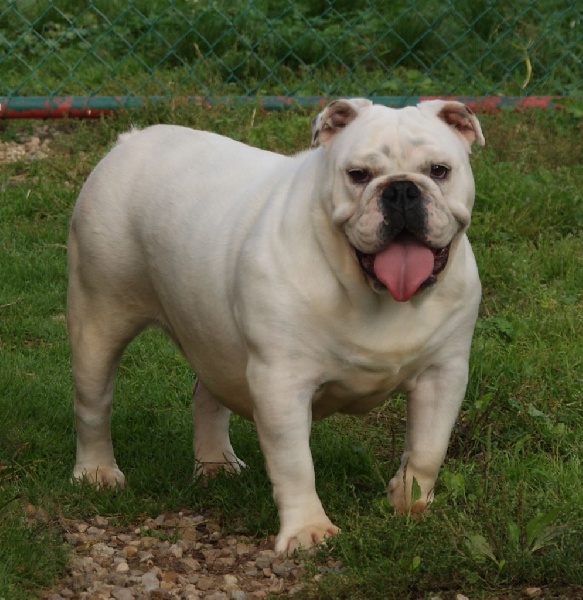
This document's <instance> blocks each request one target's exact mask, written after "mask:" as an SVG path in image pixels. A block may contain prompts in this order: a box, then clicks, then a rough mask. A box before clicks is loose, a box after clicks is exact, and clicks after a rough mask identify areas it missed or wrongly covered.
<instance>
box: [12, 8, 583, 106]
mask: <svg viewBox="0 0 583 600" xmlns="http://www.w3.org/2000/svg"><path fill="white" fill-rule="evenodd" d="M580 22H581V12H580V10H579V9H578V8H577V6H576V2H573V0H538V1H537V2H534V1H533V0H516V1H515V2H513V3H512V4H509V3H507V2H503V1H502V0H449V1H446V2H443V1H438V0H425V1H424V2H415V3H413V2H406V1H405V0H399V1H397V2H390V3H387V2H385V1H384V0H350V1H348V0H335V1H334V2H331V1H328V0H326V1H325V0H318V1H316V2H314V1H313V0H300V1H297V2H290V1H289V0H270V1H269V2H268V1H267V0H256V1H255V2H252V3H250V2H248V1H247V0H236V1H231V2H228V3H217V2H214V1H213V0H197V1H196V2H194V1H191V0H173V1H172V2H168V1H167V0H134V1H133V2H132V3H131V4H128V3H127V2H122V1H121V0H113V1H112V0H95V1H94V2H91V3H90V4H88V5H87V6H86V7H84V8H81V7H79V4H78V2H77V1H76V0H52V2H50V3H46V2H43V1H41V0H22V1H21V2H9V3H8V5H7V6H6V7H5V8H3V9H0V50H2V52H0V70H1V72H2V76H1V78H0V83H2V84H3V85H2V87H4V88H6V89H7V90H9V92H8V93H9V94H11V95H12V94H13V95H18V96H24V95H39V94H40V95H45V94H57V95H70V94H77V95H79V94H80V95H85V94H102V95H108V94H118V95H119V94H121V95H123V94H126V93H129V92H131V93H133V94H142V95H148V94H150V95H156V94H162V95H168V94H169V93H171V94H175V95H176V94H191V95H220V94H245V95H264V94H290V95H334V94H343V95H346V94H356V95H365V94H366V95H407V94H412V95H418V94H438V95H445V94H476V93H482V94H491V93H494V92H497V93H502V94H505V95H522V94H539V95H540V94H568V93H575V92H577V91H579V92H580V88H581V75H580V64H579V59H578V52H577V50H578V46H577V44H578V43H580V39H579V38H578V36H579V29H580ZM477 90H480V91H479V92H477Z"/></svg>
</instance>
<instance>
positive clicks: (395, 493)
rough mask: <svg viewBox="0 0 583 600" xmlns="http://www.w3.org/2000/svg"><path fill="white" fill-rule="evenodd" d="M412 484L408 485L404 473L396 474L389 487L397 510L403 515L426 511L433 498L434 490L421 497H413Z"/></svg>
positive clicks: (391, 498) (389, 494)
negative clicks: (404, 479)
mask: <svg viewBox="0 0 583 600" xmlns="http://www.w3.org/2000/svg"><path fill="white" fill-rule="evenodd" d="M411 488H412V485H411V484H408V485H406V484H405V482H404V481H403V476H402V475H399V474H397V475H395V477H393V479H391V481H389V485H388V487H387V494H388V496H389V499H390V500H391V503H392V504H393V506H394V507H395V510H396V511H397V512H398V513H400V514H403V515H407V514H411V515H418V514H421V513H423V512H425V511H426V510H427V509H428V508H429V506H430V504H431V501H432V499H433V490H431V491H430V492H429V493H427V494H425V495H421V497H419V498H413V497H412V493H411V492H412V489H411Z"/></svg>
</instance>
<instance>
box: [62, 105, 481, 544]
mask: <svg viewBox="0 0 583 600" xmlns="http://www.w3.org/2000/svg"><path fill="white" fill-rule="evenodd" d="M345 102H346V101H345ZM344 109H346V110H347V111H348V112H346V111H345V113H346V114H348V119H347V120H348V123H344V122H343V120H342V119H343V118H344V117H343V116H342V118H341V119H338V118H332V117H334V115H332V117H330V115H329V114H327V113H326V112H324V113H323V114H324V117H325V118H320V120H319V121H317V122H316V128H317V127H318V126H319V125H318V123H327V124H328V126H330V127H331V128H332V129H327V130H326V132H325V133H326V134H325V135H322V136H321V137H320V139H321V141H322V143H321V147H318V148H316V149H314V150H309V151H307V152H304V153H301V154H299V155H297V156H293V157H285V156H280V155H278V154H273V153H270V152H266V151H263V150H258V149H255V148H251V147H248V146H245V145H243V144H241V143H238V142H236V141H233V140H230V139H228V138H224V137H220V136H218V135H214V134H212V133H206V132H201V131H193V130H189V129H186V128H183V127H178V126H166V125H157V126H154V127H150V128H148V129H145V130H143V131H141V132H137V133H136V132H131V134H126V135H125V136H122V137H121V140H122V141H123V143H120V144H118V145H116V146H115V147H114V148H113V149H112V150H111V151H110V153H109V154H108V155H107V156H106V157H105V158H104V159H103V160H102V161H101V162H100V164H99V165H98V166H97V167H96V168H95V170H94V171H93V173H92V174H91V176H90V177H89V179H88V180H87V182H86V184H85V186H84V188H83V190H82V192H81V194H80V196H79V200H78V202H77V204H76V207H75V210H74V214H73V219H72V224H71V230H70V239H69V272H70V279H69V292H68V294H69V295H68V324H69V332H70V340H71V345H72V352H73V375H74V381H75V390H76V397H75V418H76V426H77V433H78V445H77V462H76V465H75V470H74V475H75V477H77V478H82V477H87V478H89V479H90V480H92V481H95V482H96V483H98V484H101V485H123V482H124V476H123V474H122V472H121V471H120V470H119V468H118V466H117V464H116V461H115V458H114V454H113V448H112V444H111V436H110V426H109V420H110V412H111V401H112V386H113V377H114V372H115V368H116V366H117V362H118V360H119V357H120V355H121V353H122V352H123V349H124V348H125V346H126V345H127V343H128V342H129V341H130V340H131V339H132V338H133V337H134V336H135V335H137V333H139V331H140V330H141V329H142V328H144V327H145V326H146V325H148V324H151V323H155V324H158V325H160V326H161V327H162V328H163V329H164V330H165V331H166V332H167V333H168V335H169V336H170V337H171V338H172V339H173V340H174V341H175V343H176V344H177V345H178V346H179V347H180V349H181V350H182V352H183V353H184V355H185V356H186V358H187V359H188V361H189V362H190V364H191V365H192V366H193V369H194V371H195V372H196V374H197V376H198V387H197V389H196V391H195V404H194V429H195V443H194V450H195V459H196V461H197V465H198V466H197V468H198V470H199V472H202V473H210V472H211V471H212V470H213V469H214V468H216V467H217V466H225V467H227V468H231V469H232V470H235V471H236V470H238V469H239V468H240V467H241V466H243V463H242V461H240V460H239V459H238V458H237V457H236V456H235V453H234V451H233V448H232V447H231V443H230V441H229V434H228V419H229V414H230V411H234V412H236V413H238V414H240V415H243V416H245V417H248V418H250V419H254V421H255V423H256V425H257V430H258V434H259V439H260V442H261V447H262V450H263V453H264V456H265V461H266V465H267V471H268V474H269V477H270V479H271V482H272V484H273V491H274V498H275V501H276V503H277V507H278V511H279V517H280V521H281V527H280V531H279V535H278V538H277V542H276V549H277V550H278V551H280V552H291V551H293V549H294V548H296V547H298V546H303V547H308V546H310V545H312V544H314V543H318V542H320V541H321V540H322V539H323V538H324V537H326V536H328V535H333V534H335V533H336V532H337V531H338V528H337V527H336V526H335V525H333V524H332V522H331V521H330V520H329V518H328V517H327V515H326V513H325V512H324V509H323V507H322V505H321V503H320V500H319V498H318V496H317V494H316V491H315V486H314V479H315V475H314V467H313V464H312V458H311V454H310V447H309V437H310V427H311V422H312V419H313V418H321V417H324V416H327V415H329V414H331V413H333V412H336V411H343V412H352V413H363V412H366V411H368V410H369V409H371V408H372V407H374V406H376V405H377V404H379V403H380V402H381V401H383V400H384V399H385V398H387V397H388V396H389V394H390V393H391V392H393V391H396V390H402V391H406V392H407V394H408V399H407V421H408V424H407V437H406V442H405V451H404V454H403V459H402V466H401V468H400V469H399V471H398V473H397V474H396V475H395V477H394V478H393V479H392V480H391V483H390V486H389V487H390V490H389V491H390V495H391V497H392V500H393V502H394V504H395V506H396V507H397V509H398V510H400V511H402V512H406V511H407V510H413V511H420V510H423V509H424V508H425V507H426V505H427V503H428V502H429V501H430V499H431V496H432V490H433V487H434V483H435V480H436V477H437V473H438V470H439V468H440V465H441V463H442V461H443V459H444V456H445V453H446V448H447V444H448V440H449V436H450V432H451V429H452V427H453V424H454V421H455V419H456V416H457V413H458V411H459V407H460V404H461V401H462V398H463V395H464V392H465V387H466V381H467V370H468V369H467V365H468V355H469V350H470V342H471V336H472V331H473V327H474V323H475V319H476V315H477V307H478V303H479V297H480V285H479V279H478V274H477V269H476V265H475V262H474V258H473V255H472V251H471V248H470V245H469V243H468V240H467V238H466V236H465V233H464V230H465V227H466V226H467V221H469V214H470V211H471V207H472V203H473V196H474V190H473V179H472V175H471V170H470V166H469V162H468V159H467V149H466V146H467V142H466V140H465V139H462V138H461V136H460V135H458V134H457V133H456V132H455V131H454V130H453V129H452V128H451V127H450V126H448V125H447V124H445V123H444V122H443V120H442V119H440V118H439V115H438V110H439V106H437V107H436V108H435V110H431V111H428V110H424V111H423V113H422V112H421V111H420V110H419V109H417V108H410V109H404V110H400V111H396V110H392V109H388V108H385V107H380V106H371V105H370V103H369V102H366V101H358V102H353V103H352V104H351V103H350V102H348V103H347V105H346V106H344ZM350 111H352V112H350ZM329 117H330V118H329ZM339 121H340V126H339V127H338V131H335V130H334V127H335V126H336V125H337V124H338V122H339ZM480 135H481V133H480ZM386 146H388V147H389V149H390V152H389V154H388V156H387V153H386V151H385V150H386ZM440 154H441V155H443V157H447V160H449V161H451V162H453V165H452V166H453V167H454V169H453V171H452V173H454V174H453V175H452V180H451V181H450V182H449V183H448V185H447V187H445V186H444V187H442V188H440V189H436V186H434V185H433V183H432V181H430V180H429V178H428V177H427V176H426V174H424V173H420V172H419V168H420V167H419V165H420V164H421V163H424V162H426V161H427V160H428V159H430V160H438V159H439V155H440ZM434 156H437V158H433V157H434ZM351 161H352V162H355V161H356V162H358V161H364V162H367V161H368V163H371V161H372V163H374V164H373V166H374V169H375V177H376V178H377V179H378V181H380V182H383V181H388V180H390V178H391V177H393V176H395V175H396V174H402V173H407V174H410V176H411V177H412V178H414V179H415V180H416V181H417V182H419V185H420V186H422V187H423V188H424V189H426V190H427V194H428V195H429V196H430V197H431V198H432V199H433V200H432V206H433V207H434V208H435V212H436V214H437V213H439V214H438V217H439V218H438V217H436V218H435V220H433V218H432V219H431V225H432V235H433V236H434V237H435V238H436V239H439V240H441V241H443V240H444V239H445V238H447V237H448V236H449V239H451V237H452V236H453V237H454V241H453V244H452V251H451V255H450V259H449V264H448V267H447V268H446V269H445V271H444V272H443V273H442V274H441V275H440V277H439V281H438V283H437V284H436V285H435V286H433V287H432V288H430V289H428V290H426V291H423V292H420V293H418V294H416V295H415V296H414V297H413V298H411V299H410V300H409V301H407V302H404V303H397V302H395V301H394V300H393V299H392V298H391V297H390V295H389V294H388V293H386V292H383V293H379V292H377V291H375V290H374V289H372V287H371V285H370V284H369V282H367V280H366V278H365V277H364V275H363V273H362V272H361V270H360V267H359V265H358V263H357V261H356V258H355V254H354V250H353V248H351V246H350V244H349V240H350V241H351V242H352V243H353V244H354V245H357V246H358V244H361V245H363V246H366V245H367V244H370V245H374V244H375V243H376V239H375V231H376V228H377V227H378V223H379V220H380V219H382V215H379V214H378V207H377V205H376V203H375V202H374V200H373V198H374V192H373V191H372V189H371V190H369V191H367V192H366V193H362V192H360V191H356V190H354V189H352V188H351V187H350V185H349V184H347V182H346V181H345V180H344V176H343V170H344V169H345V167H346V165H347V164H349V163H350V162H351ZM338 207H340V208H338ZM350 207H352V209H351V208H350ZM333 215H334V219H335V222H333ZM350 215H351V216H350ZM340 217H342V218H340ZM338 221H343V222H342V223H340V222H338ZM446 241H447V240H446ZM361 249H364V250H365V251H366V248H361ZM136 411H139V406H138V402H137V401H136ZM413 478H415V479H416V480H417V482H418V483H419V486H420V488H421V493H422V498H421V499H420V500H418V501H417V502H416V503H415V504H413V505H412V502H411V482H412V480H413ZM411 505H412V506H411Z"/></svg>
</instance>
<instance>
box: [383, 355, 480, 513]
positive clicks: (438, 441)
mask: <svg viewBox="0 0 583 600" xmlns="http://www.w3.org/2000/svg"><path fill="white" fill-rule="evenodd" d="M467 379H468V367H467V360H459V361H455V362H452V363H450V364H448V365H445V366H439V367H437V366H434V367H430V368H429V369H428V370H427V371H425V372H424V373H423V374H422V375H421V376H420V377H418V378H417V380H416V382H415V384H414V386H413V388H412V389H411V390H409V393H408V396H407V433H406V437H405V451H404V452H403V456H402V458H401V466H400V468H399V470H398V471H397V473H396V474H395V476H394V477H393V478H392V479H391V481H390V482H389V486H388V492H389V496H390V498H391V500H392V502H393V505H394V506H395V508H396V509H397V510H398V511H399V512H401V513H408V512H412V513H420V512H423V511H424V510H425V509H426V508H427V507H428V505H429V504H430V503H431V500H432V499H433V488H434V486H435V481H436V479H437V474H438V472H439V469H440V467H441V465H442V463H443V460H444V458H445V454H446V451H447V446H448V443H449V438H450V435H451V430H452V429H453V426H454V423H455V420H456V418H457V415H458V413H459V409H460V406H461V403H462V400H463V398H464V394H465V390H466V385H467ZM413 479H415V480H416V481H417V484H418V486H419V489H418V490H417V491H418V493H419V495H418V496H417V497H414V496H412V488H413Z"/></svg>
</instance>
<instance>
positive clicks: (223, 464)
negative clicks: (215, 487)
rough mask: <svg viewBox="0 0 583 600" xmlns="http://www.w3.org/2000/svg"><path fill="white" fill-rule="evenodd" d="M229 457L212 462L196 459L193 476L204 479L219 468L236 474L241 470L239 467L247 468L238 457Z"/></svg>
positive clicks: (211, 475)
mask: <svg viewBox="0 0 583 600" xmlns="http://www.w3.org/2000/svg"><path fill="white" fill-rule="evenodd" d="M230 458H231V460H221V461H214V462H210V461H200V460H197V461H196V466H195V468H194V476H195V477H198V478H202V479H204V478H208V477H213V476H214V475H216V474H217V473H218V472H219V471H221V470H224V471H225V472H227V473H232V474H234V475H236V474H238V473H240V472H241V469H246V468H247V465H246V464H245V463H244V462H243V461H242V460H241V459H240V458H237V457H236V456H234V455H232V456H231V457H230Z"/></svg>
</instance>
